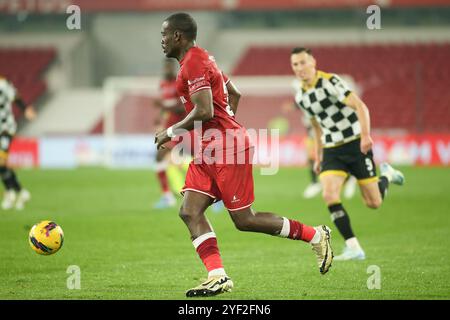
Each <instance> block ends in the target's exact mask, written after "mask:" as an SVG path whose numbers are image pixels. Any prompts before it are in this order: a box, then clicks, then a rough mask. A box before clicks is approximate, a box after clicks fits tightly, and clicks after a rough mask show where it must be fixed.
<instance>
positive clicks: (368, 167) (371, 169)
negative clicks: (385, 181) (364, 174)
mask: <svg viewBox="0 0 450 320" xmlns="http://www.w3.org/2000/svg"><path fill="white" fill-rule="evenodd" d="M366 167H367V171H369V173H370V175H371V176H373V175H374V173H373V163H372V160H370V159H369V158H366Z"/></svg>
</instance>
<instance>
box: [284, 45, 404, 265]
mask: <svg viewBox="0 0 450 320" xmlns="http://www.w3.org/2000/svg"><path fill="white" fill-rule="evenodd" d="M291 66H292V70H293V71H294V73H295V75H296V77H297V78H298V79H300V80H301V85H300V86H299V89H298V92H297V96H296V102H297V104H298V105H299V106H300V107H301V108H302V109H303V110H304V111H305V115H307V116H308V117H309V120H310V121H311V125H312V127H313V130H314V137H315V138H314V149H315V156H314V158H315V163H314V170H315V172H316V173H317V174H319V173H320V174H319V179H320V182H321V184H322V196H323V199H324V200H325V203H326V204H327V206H328V209H329V211H330V214H331V219H332V220H333V222H334V224H335V225H336V227H337V229H338V230H339V232H340V233H341V235H342V236H343V237H344V239H345V244H346V245H345V248H344V251H343V253H342V254H341V255H339V256H337V257H335V260H337V261H339V260H363V259H365V252H364V250H363V249H362V248H361V245H360V244H359V242H358V239H357V238H356V237H355V234H354V233H353V230H352V227H351V224H350V218H349V216H348V214H347V212H346V210H345V208H344V207H343V205H342V202H341V197H340V194H341V189H342V186H343V185H344V183H345V181H346V179H347V177H348V175H349V174H350V175H352V176H354V177H355V178H356V179H357V180H358V184H359V187H360V190H361V194H362V197H363V200H364V203H365V204H366V205H367V206H368V207H369V208H373V209H376V208H378V207H380V206H381V204H382V202H383V199H384V197H385V195H386V192H387V189H388V186H389V184H390V183H394V184H398V185H402V184H403V183H404V176H403V174H402V173H401V172H400V171H398V170H395V169H394V168H392V167H391V166H390V165H389V164H387V163H382V164H380V172H381V174H380V176H377V173H376V166H375V163H374V160H373V153H372V146H373V141H372V138H371V135H370V116H369V110H368V108H367V106H366V105H365V104H364V102H363V101H362V100H361V99H360V98H359V97H358V95H357V94H356V93H355V92H353V91H351V90H350V89H349V87H348V85H347V84H346V83H345V81H343V80H342V79H341V78H340V77H339V76H338V75H336V74H332V73H326V72H323V71H320V70H317V69H316V60H315V58H314V56H313V54H312V52H311V50H310V49H307V48H301V47H297V48H294V49H293V50H292V52H291Z"/></svg>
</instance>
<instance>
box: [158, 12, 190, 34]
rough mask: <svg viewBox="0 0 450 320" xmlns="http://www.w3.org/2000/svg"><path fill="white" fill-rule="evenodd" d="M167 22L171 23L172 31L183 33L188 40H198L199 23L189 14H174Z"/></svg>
mask: <svg viewBox="0 0 450 320" xmlns="http://www.w3.org/2000/svg"><path fill="white" fill-rule="evenodd" d="M165 21H167V22H169V25H170V28H171V29H172V30H179V31H181V32H182V33H183V34H184V36H185V37H186V39H187V40H191V41H192V40H195V39H197V22H195V20H194V18H192V17H191V16H190V15H189V14H187V13H184V12H180V13H174V14H172V15H171V16H169V17H168V18H167V19H166V20H165Z"/></svg>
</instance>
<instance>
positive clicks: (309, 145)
mask: <svg viewBox="0 0 450 320" xmlns="http://www.w3.org/2000/svg"><path fill="white" fill-rule="evenodd" d="M301 85H302V81H301V79H298V78H297V79H295V80H294V81H293V82H292V86H293V88H294V90H295V103H292V104H291V103H289V107H291V106H294V107H295V108H297V109H299V110H301V111H302V120H301V121H302V123H303V126H304V127H305V129H306V133H307V135H306V137H305V140H304V144H305V148H306V153H307V156H308V167H309V174H310V179H311V180H310V183H309V184H308V186H307V187H306V188H305V190H304V191H303V197H304V198H305V199H311V198H314V197H316V196H317V195H319V194H320V193H321V191H322V185H321V184H320V181H319V179H318V176H317V173H316V172H315V170H314V162H315V152H314V129H313V127H312V124H311V121H310V120H309V116H308V115H307V114H305V112H306V111H304V110H303V109H302V108H301V107H300V105H299V101H300V99H301ZM355 191H356V179H355V177H353V176H349V177H348V178H347V180H346V182H345V185H344V197H345V198H347V199H350V198H352V197H353V196H354V195H355Z"/></svg>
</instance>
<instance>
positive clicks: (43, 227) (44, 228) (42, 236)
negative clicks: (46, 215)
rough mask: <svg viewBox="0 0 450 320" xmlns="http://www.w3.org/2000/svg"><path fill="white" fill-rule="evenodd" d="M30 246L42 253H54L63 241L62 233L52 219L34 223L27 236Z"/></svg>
mask: <svg viewBox="0 0 450 320" xmlns="http://www.w3.org/2000/svg"><path fill="white" fill-rule="evenodd" d="M28 240H29V242H30V246H31V248H32V249H33V250H34V251H35V252H37V253H39V254H42V255H50V254H54V253H56V252H57V251H58V250H59V249H61V246H62V245H63V242H64V233H63V231H62V229H61V227H60V226H59V225H57V224H56V223H55V222H53V221H47V220H46V221H41V222H39V223H37V224H35V225H34V226H33V227H32V228H31V230H30V234H29V237H28Z"/></svg>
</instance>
